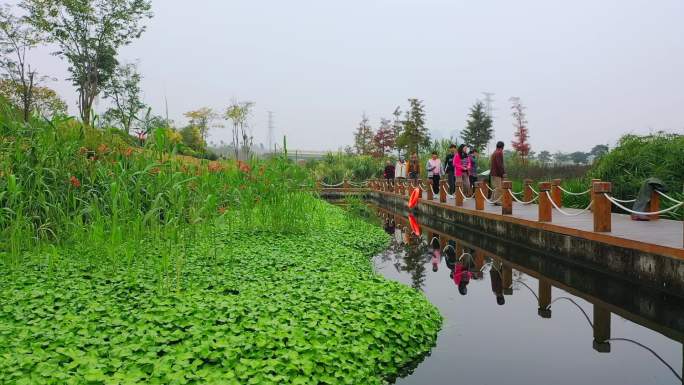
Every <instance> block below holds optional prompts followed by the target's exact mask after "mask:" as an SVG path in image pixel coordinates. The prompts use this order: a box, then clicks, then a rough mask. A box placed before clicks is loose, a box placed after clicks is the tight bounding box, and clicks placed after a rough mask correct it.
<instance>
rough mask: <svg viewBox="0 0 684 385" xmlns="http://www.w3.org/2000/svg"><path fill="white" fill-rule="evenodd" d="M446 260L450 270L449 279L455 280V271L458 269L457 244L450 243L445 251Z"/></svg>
mask: <svg viewBox="0 0 684 385" xmlns="http://www.w3.org/2000/svg"><path fill="white" fill-rule="evenodd" d="M444 253H445V254H446V260H445V261H444V262H445V263H446V265H447V268H448V269H449V278H451V279H454V269H455V268H456V242H454V241H449V242H448V244H447V247H446V248H445V249H444Z"/></svg>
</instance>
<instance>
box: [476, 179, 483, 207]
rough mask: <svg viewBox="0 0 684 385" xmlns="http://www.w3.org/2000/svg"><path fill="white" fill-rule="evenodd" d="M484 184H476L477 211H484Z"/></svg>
mask: <svg viewBox="0 0 684 385" xmlns="http://www.w3.org/2000/svg"><path fill="white" fill-rule="evenodd" d="M485 188H486V187H485V186H484V182H475V210H484V189H485Z"/></svg>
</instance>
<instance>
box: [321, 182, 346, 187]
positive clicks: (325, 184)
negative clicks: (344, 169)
mask: <svg viewBox="0 0 684 385" xmlns="http://www.w3.org/2000/svg"><path fill="white" fill-rule="evenodd" d="M343 184H344V182H340V183H337V184H327V183H325V182H321V186H323V187H331V188H334V187H340V186H342V185H343Z"/></svg>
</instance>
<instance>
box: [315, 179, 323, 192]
mask: <svg viewBox="0 0 684 385" xmlns="http://www.w3.org/2000/svg"><path fill="white" fill-rule="evenodd" d="M322 187H323V186H322V185H321V180H320V179H316V190H318V191H321V190H322Z"/></svg>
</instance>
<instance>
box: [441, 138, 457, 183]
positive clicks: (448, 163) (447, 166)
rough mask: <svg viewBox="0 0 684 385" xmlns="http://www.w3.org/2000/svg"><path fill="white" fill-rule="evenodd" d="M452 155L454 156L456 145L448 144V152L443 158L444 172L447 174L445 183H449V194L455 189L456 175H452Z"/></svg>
mask: <svg viewBox="0 0 684 385" xmlns="http://www.w3.org/2000/svg"><path fill="white" fill-rule="evenodd" d="M454 156H456V145H455V144H451V145H450V146H449V152H448V153H447V156H446V158H444V174H446V176H447V184H448V185H449V189H448V191H449V194H451V195H454V191H455V190H456V183H455V182H456V177H455V176H454Z"/></svg>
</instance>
